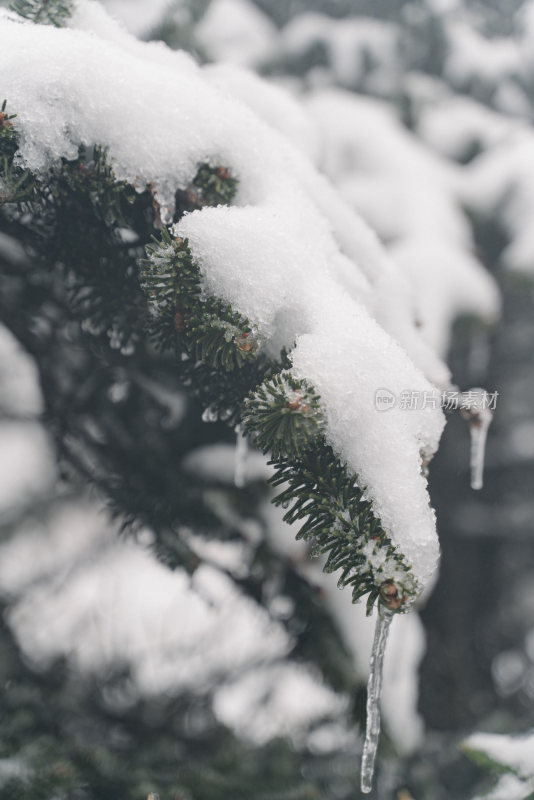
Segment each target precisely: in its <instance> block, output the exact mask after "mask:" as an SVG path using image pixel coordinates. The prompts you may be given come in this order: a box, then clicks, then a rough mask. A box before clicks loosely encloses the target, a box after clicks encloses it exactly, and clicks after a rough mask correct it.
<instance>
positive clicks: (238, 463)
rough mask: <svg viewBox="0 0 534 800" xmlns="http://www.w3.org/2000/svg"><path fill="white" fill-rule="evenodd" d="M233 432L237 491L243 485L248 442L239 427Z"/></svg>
mask: <svg viewBox="0 0 534 800" xmlns="http://www.w3.org/2000/svg"><path fill="white" fill-rule="evenodd" d="M235 430H236V434H237V438H236V442H235V466H234V484H235V485H236V486H237V488H238V489H242V488H243V486H244V485H245V477H246V468H247V455H248V440H247V437H246V436H245V435H244V434H243V432H242V429H241V425H238V426H237V427H236V429H235Z"/></svg>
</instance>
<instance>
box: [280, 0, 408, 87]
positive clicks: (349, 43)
mask: <svg viewBox="0 0 534 800" xmlns="http://www.w3.org/2000/svg"><path fill="white" fill-rule="evenodd" d="M398 39H399V32H398V29H397V28H396V26H395V25H393V24H390V23H388V22H384V21H382V20H376V19H370V18H369V19H367V18H365V17H360V18H345V19H342V20H337V19H332V18H331V17H329V16H326V15H324V14H317V13H311V12H310V13H307V14H301V15H299V16H297V17H295V18H294V19H293V20H291V22H289V23H288V25H286V27H285V28H284V30H283V31H282V34H281V44H280V48H281V52H282V54H283V55H284V56H286V57H287V56H303V55H305V54H306V53H307V52H308V51H310V50H312V48H314V47H316V46H317V45H322V46H323V47H324V49H325V51H326V55H327V59H328V67H329V68H330V70H331V72H332V79H333V81H334V82H336V83H338V84H340V85H342V86H358V85H360V84H362V83H364V84H365V86H366V88H367V89H369V90H371V91H375V92H378V93H382V92H384V93H387V92H389V91H391V90H392V89H393V88H394V87H395V80H396V78H395V76H396V75H398V74H399V68H398V67H399V54H398V47H399V41H398Z"/></svg>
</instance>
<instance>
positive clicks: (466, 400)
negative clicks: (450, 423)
mask: <svg viewBox="0 0 534 800" xmlns="http://www.w3.org/2000/svg"><path fill="white" fill-rule="evenodd" d="M496 396H497V393H496V392H494V393H493V394H492V395H490V394H489V393H488V392H486V390H485V389H478V388H477V389H470V390H469V391H468V392H463V393H462V401H461V407H460V413H461V415H462V417H463V418H464V419H466V420H467V421H468V422H469V432H470V434H471V462H470V463H471V488H472V489H482V486H483V485H484V479H483V475H484V458H485V453H486V439H487V436H488V428H489V426H490V424H491V421H492V419H493V412H492V407H494V406H495V401H496Z"/></svg>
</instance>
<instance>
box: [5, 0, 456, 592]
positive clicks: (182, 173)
mask: <svg viewBox="0 0 534 800" xmlns="http://www.w3.org/2000/svg"><path fill="white" fill-rule="evenodd" d="M103 15H104V11H103V9H102V8H101V7H99V6H98V5H97V4H95V3H94V2H90V0H84V1H83V2H82V1H80V3H79V4H78V12H77V16H76V17H75V18H74V21H73V24H80V25H82V26H83V27H84V28H85V29H86V31H87V32H84V31H80V30H57V29H54V28H51V27H41V26H34V25H31V24H26V23H20V22H17V21H15V20H14V18H13V16H11V15H9V14H8V13H6V12H2V13H1V14H0V28H1V29H2V36H3V42H5V44H4V45H3V47H2V50H1V52H0V71H1V74H2V86H3V93H4V95H5V96H6V97H7V98H8V102H9V104H10V108H11V109H13V110H14V111H16V112H17V113H18V118H17V130H18V131H19V132H20V144H21V152H20V160H21V162H22V163H24V164H25V165H26V166H28V167H29V168H31V169H32V170H34V171H42V170H44V169H46V168H47V166H49V165H50V163H52V162H53V161H55V160H57V159H58V158H60V157H66V158H73V157H75V156H76V154H77V149H78V146H79V145H80V144H86V145H89V146H90V145H91V144H94V143H99V144H102V145H105V146H107V147H108V148H109V153H110V155H111V157H112V158H113V161H114V165H115V170H116V173H117V176H118V177H119V178H122V179H125V180H128V181H130V182H135V183H136V184H137V185H138V186H139V187H140V188H144V187H145V186H146V185H147V184H148V183H151V184H152V186H153V187H154V189H155V191H156V193H157V195H158V198H159V200H160V203H161V204H162V206H163V212H164V216H165V214H166V207H168V209H169V211H170V209H171V208H172V203H173V198H174V193H175V190H176V188H177V187H179V186H182V187H183V186H185V185H187V183H188V182H189V181H191V180H192V178H193V177H194V175H195V173H196V170H197V166H198V164H199V163H201V162H204V161H210V162H212V163H222V164H224V165H225V166H228V167H229V168H230V169H231V171H232V173H233V174H235V175H236V176H237V177H238V178H239V189H238V194H237V197H236V206H233V207H231V208H227V207H217V208H205V209H203V210H201V211H197V212H194V213H192V214H189V215H187V216H186V217H185V218H184V219H183V220H182V221H181V223H180V224H179V225H178V226H177V227H176V229H175V232H176V234H177V235H182V236H187V237H189V239H190V243H191V247H192V250H193V253H194V255H195V257H196V258H197V260H198V263H199V265H200V267H201V271H202V274H203V278H204V283H205V288H206V290H207V291H208V292H210V293H213V294H215V295H217V296H219V297H221V298H223V299H225V300H227V301H229V302H230V303H231V304H232V306H233V307H234V308H235V309H236V310H237V311H240V312H241V313H243V314H245V315H246V316H248V317H249V318H250V320H251V321H252V322H253V323H254V324H255V326H257V328H258V330H259V331H260V334H261V335H262V336H264V337H266V338H267V339H268V340H270V341H271V347H272V348H273V349H275V350H276V349H277V348H279V347H280V346H281V345H282V344H286V345H289V346H291V345H292V344H293V343H294V342H295V341H296V347H295V350H294V351H293V354H292V359H293V363H294V369H295V372H296V373H297V374H298V375H300V376H302V377H307V378H308V379H310V380H311V381H312V382H313V383H314V384H315V386H316V388H317V390H318V391H319V393H320V394H321V396H322V398H323V403H324V405H325V411H326V416H327V420H328V437H329V439H330V441H331V443H332V445H333V447H334V449H335V450H336V451H337V452H338V453H339V454H340V456H341V457H342V458H343V459H344V460H346V461H347V463H348V464H349V465H350V467H351V469H353V470H354V472H355V473H357V475H358V477H359V481H360V483H361V484H362V485H363V486H366V487H367V494H368V496H369V498H371V499H372V500H373V501H374V504H375V508H376V511H377V513H378V514H379V515H380V517H381V519H382V522H383V524H384V526H385V529H386V530H387V532H388V533H389V534H390V535H391V537H392V538H393V540H394V542H395V543H396V544H397V545H398V546H399V548H400V549H401V551H403V552H404V553H405V555H406V556H407V558H408V560H409V561H411V562H412V565H413V568H414V573H415V575H416V577H417V578H418V579H419V580H420V581H421V583H424V582H425V581H426V580H427V579H428V576H429V575H430V574H431V572H432V571H433V569H434V567H435V563H436V560H437V556H438V546H437V539H436V536H435V521H434V514H433V512H432V510H431V509H430V507H429V502H428V494H427V491H426V481H425V479H424V477H423V476H422V475H421V471H420V464H421V452H423V451H424V452H425V453H432V452H434V451H435V450H436V448H437V445H438V441H439V437H440V434H441V430H442V427H443V421H444V420H443V415H442V413H441V411H440V409H439V408H424V409H420V410H414V411H409V412H401V411H400V410H399V409H395V410H393V411H392V412H391V413H388V414H387V415H383V414H382V413H380V412H379V411H377V409H376V408H375V404H374V395H375V392H376V390H377V389H379V388H381V387H385V388H387V389H389V390H390V391H393V392H400V391H402V390H406V389H409V390H411V391H416V392H425V391H426V392H431V391H432V385H431V384H430V383H429V382H428V381H427V380H426V379H425V378H424V376H423V373H422V372H421V371H420V369H419V368H418V367H416V366H415V365H414V363H413V362H412V360H411V358H410V356H413V358H414V359H416V361H417V364H418V365H419V367H422V368H423V369H424V370H426V371H427V373H428V374H429V375H431V376H432V377H433V378H434V379H436V380H439V381H440V382H443V383H446V381H447V379H448V373H447V370H446V368H445V367H444V366H443V365H442V364H441V363H440V362H439V360H438V359H437V357H436V356H434V354H433V353H432V351H431V350H430V348H427V347H425V345H424V344H423V341H422V339H421V338H420V336H419V334H418V332H417V329H416V327H415V324H414V319H413V309H412V308H411V306H410V302H409V292H408V290H407V289H406V288H405V287H406V284H405V283H404V282H403V280H402V278H401V277H400V273H399V272H398V271H396V269H395V267H394V266H393V265H392V264H391V262H390V261H389V260H388V258H387V257H386V256H385V254H384V252H383V250H382V248H381V247H380V245H379V243H378V241H377V240H376V237H375V236H374V235H373V234H372V232H371V231H370V230H369V229H368V228H367V226H366V225H365V224H364V223H363V222H362V221H361V220H360V219H359V218H358V217H357V216H356V215H355V214H354V213H353V212H352V211H351V210H350V209H349V207H348V206H347V205H346V204H345V203H344V202H343V201H342V200H341V199H340V198H339V196H338V195H337V193H336V192H335V191H334V189H333V188H332V186H331V185H330V184H329V183H328V182H327V181H326V180H325V179H324V178H322V177H321V176H320V175H319V174H318V173H317V172H316V171H315V170H314V168H313V166H312V165H311V163H310V161H309V159H307V158H306V157H305V156H304V155H303V154H302V153H301V152H299V151H298V150H296V149H295V148H294V147H293V146H292V145H291V144H290V142H289V141H288V140H287V139H286V138H285V137H283V136H282V135H281V134H279V133H278V132H277V131H275V130H274V129H273V128H272V127H270V126H269V125H267V124H266V123H264V122H262V121H261V120H260V119H259V118H258V117H257V116H256V115H254V114H253V113H252V111H251V110H250V109H249V108H247V107H246V106H245V105H243V104H242V103H241V102H239V101H238V100H235V99H234V98H233V97H232V96H231V95H230V94H229V93H228V92H227V91H221V90H220V89H217V88H216V86H215V85H213V84H212V83H210V82H209V81H208V79H207V77H205V76H204V73H203V72H202V70H201V69H200V68H198V67H197V66H196V65H195V64H194V62H193V61H192V60H191V59H189V58H188V57H186V56H185V55H184V54H180V53H171V52H170V51H167V50H165V49H164V48H163V47H161V46H158V45H143V44H141V43H139V42H135V41H134V40H133V39H130V38H129V36H128V34H126V32H124V31H121V30H120V29H119V28H118V26H115V28H113V26H109V27H108V26H104V25H103V22H102V20H103ZM102 35H105V36H106V37H108V40H105V39H103V38H101V36H102ZM43 64H46V69H43ZM88 75H90V76H91V80H90V81H89V80H87V76H88ZM213 80H214V82H215V78H214V79H213ZM167 213H168V212H167ZM393 287H394V291H392V289H393ZM377 320H379V322H378V321H377ZM379 323H380V324H379ZM390 334H393V336H392V335H390ZM393 337H394V338H393ZM407 351H408V352H407Z"/></svg>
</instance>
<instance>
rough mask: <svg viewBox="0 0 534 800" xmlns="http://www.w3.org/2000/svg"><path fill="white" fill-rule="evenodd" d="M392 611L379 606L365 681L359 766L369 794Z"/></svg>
mask: <svg viewBox="0 0 534 800" xmlns="http://www.w3.org/2000/svg"><path fill="white" fill-rule="evenodd" d="M392 619H393V612H392V611H389V610H388V609H386V608H384V607H383V606H380V607H379V609H378V617H377V620H376V627H375V637H374V641H373V649H372V652H371V664H370V670H369V680H368V682H367V720H366V727H365V742H364V745H363V754H362V767H361V790H362V792H363V793H364V794H369V792H370V791H371V789H372V788H373V775H374V771H375V758H376V751H377V748H378V738H379V736H380V695H381V692H382V670H383V666H384V655H385V652H386V644H387V640H388V633H389V626H390V625H391V621H392Z"/></svg>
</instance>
